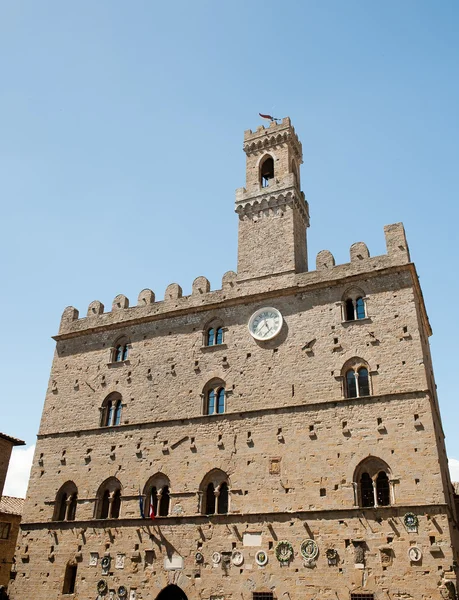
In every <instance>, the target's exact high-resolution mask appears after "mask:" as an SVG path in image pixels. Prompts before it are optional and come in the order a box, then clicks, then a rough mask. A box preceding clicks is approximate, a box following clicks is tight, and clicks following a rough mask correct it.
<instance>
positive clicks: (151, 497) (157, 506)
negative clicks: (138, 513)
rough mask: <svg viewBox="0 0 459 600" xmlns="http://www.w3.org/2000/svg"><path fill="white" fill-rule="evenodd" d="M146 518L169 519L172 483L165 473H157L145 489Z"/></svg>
mask: <svg viewBox="0 0 459 600" xmlns="http://www.w3.org/2000/svg"><path fill="white" fill-rule="evenodd" d="M144 497H145V509H144V516H145V517H150V518H154V517H167V516H168V515H169V511H170V502H171V498H170V483H169V479H168V478H167V477H166V476H165V475H164V474H163V473H156V475H153V477H150V479H149V480H148V481H147V483H146V485H145V488H144Z"/></svg>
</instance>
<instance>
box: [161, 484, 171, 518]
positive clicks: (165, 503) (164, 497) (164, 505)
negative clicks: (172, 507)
mask: <svg viewBox="0 0 459 600" xmlns="http://www.w3.org/2000/svg"><path fill="white" fill-rule="evenodd" d="M169 504H170V495H169V488H168V486H167V485H165V486H164V487H163V489H162V492H161V500H160V501H159V516H160V517H167V515H168V514H169Z"/></svg>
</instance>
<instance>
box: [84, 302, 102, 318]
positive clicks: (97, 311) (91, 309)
mask: <svg viewBox="0 0 459 600" xmlns="http://www.w3.org/2000/svg"><path fill="white" fill-rule="evenodd" d="M104 309H105V307H104V305H103V304H102V302H99V300H93V301H92V302H91V303H90V304H89V306H88V312H87V315H86V316H88V317H93V316H94V315H102V314H103V313H104Z"/></svg>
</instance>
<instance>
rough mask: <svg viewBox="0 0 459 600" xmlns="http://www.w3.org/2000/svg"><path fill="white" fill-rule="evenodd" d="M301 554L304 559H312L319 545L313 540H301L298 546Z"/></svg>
mask: <svg viewBox="0 0 459 600" xmlns="http://www.w3.org/2000/svg"><path fill="white" fill-rule="evenodd" d="M300 552H301V556H302V557H303V558H305V559H306V560H314V559H315V558H316V557H317V555H318V554H319V547H318V546H317V544H316V542H315V541H314V540H303V541H302V542H301V546H300Z"/></svg>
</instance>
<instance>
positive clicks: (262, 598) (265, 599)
mask: <svg viewBox="0 0 459 600" xmlns="http://www.w3.org/2000/svg"><path fill="white" fill-rule="evenodd" d="M252 600H274V594H273V592H252Z"/></svg>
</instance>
